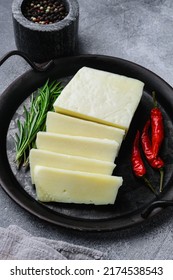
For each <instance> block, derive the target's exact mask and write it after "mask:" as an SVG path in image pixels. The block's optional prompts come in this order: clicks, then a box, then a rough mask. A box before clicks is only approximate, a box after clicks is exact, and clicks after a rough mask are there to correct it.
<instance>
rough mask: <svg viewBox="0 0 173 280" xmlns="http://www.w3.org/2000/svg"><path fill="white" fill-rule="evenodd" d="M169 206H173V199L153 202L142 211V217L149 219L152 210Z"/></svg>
mask: <svg viewBox="0 0 173 280" xmlns="http://www.w3.org/2000/svg"><path fill="white" fill-rule="evenodd" d="M168 206H173V201H171V200H158V201H154V202H153V203H151V204H150V205H149V206H148V207H147V208H146V209H145V210H144V211H143V212H142V213H141V217H142V218H144V219H147V218H148V216H149V215H150V214H151V212H152V211H153V210H154V209H156V208H166V207H168Z"/></svg>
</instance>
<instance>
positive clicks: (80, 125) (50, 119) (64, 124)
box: [46, 112, 125, 144]
mask: <svg viewBox="0 0 173 280" xmlns="http://www.w3.org/2000/svg"><path fill="white" fill-rule="evenodd" d="M46 131H48V132H53V133H61V134H69V135H76V136H85V137H94V138H103V139H104V138H105V139H111V140H115V141H117V142H118V143H119V144H121V143H122V140H123V137H124V135H125V130H123V129H119V128H116V127H110V126H107V125H103V124H98V123H95V122H91V121H87V120H82V119H78V118H73V117H70V116H66V115H63V114H58V113H55V112H48V114H47V118H46Z"/></svg>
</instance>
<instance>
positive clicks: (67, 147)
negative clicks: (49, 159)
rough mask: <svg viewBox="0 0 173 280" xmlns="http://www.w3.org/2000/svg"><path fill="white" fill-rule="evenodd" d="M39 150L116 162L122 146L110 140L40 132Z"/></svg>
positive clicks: (37, 144)
mask: <svg viewBox="0 0 173 280" xmlns="http://www.w3.org/2000/svg"><path fill="white" fill-rule="evenodd" d="M36 146H37V148H38V149H42V150H47V151H52V152H56V153H61V154H68V155H75V156H81V157H87V158H93V159H98V160H103V161H109V162H114V160H115V157H116V156H117V155H118V152H119V148H120V145H119V144H118V143H117V142H116V141H114V140H109V139H98V138H90V137H81V136H70V135H64V134H58V133H51V132H44V131H40V132H38V133H37V138H36Z"/></svg>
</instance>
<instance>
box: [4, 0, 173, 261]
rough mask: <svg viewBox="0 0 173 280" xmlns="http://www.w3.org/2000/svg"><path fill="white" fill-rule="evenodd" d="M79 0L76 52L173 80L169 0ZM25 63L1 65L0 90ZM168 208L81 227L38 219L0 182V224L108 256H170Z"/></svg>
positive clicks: (8, 38) (172, 235) (8, 35)
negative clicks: (96, 229)
mask: <svg viewBox="0 0 173 280" xmlns="http://www.w3.org/2000/svg"><path fill="white" fill-rule="evenodd" d="M11 3H12V0H8V1H6V0H0V26H1V28H0V56H2V55H4V54H5V53H6V52H8V51H10V50H12V49H15V43H14V37H13V27H12V18H11ZM79 5H80V21H79V52H80V53H91V54H94V53H97V54H105V55H111V56H118V57H121V58H124V59H128V60H131V61H134V62H136V63H139V64H141V65H142V66H145V67H147V68H148V69H150V70H152V71H154V72H155V73H156V74H158V75H159V76H161V77H162V78H163V79H165V80H166V81H167V82H168V83H169V84H171V85H173V28H172V27H173V13H172V11H173V1H172V0H153V1H151V0H141V1H138V0H129V1H128V0H121V1H120V0H107V1H105V0H98V1H94V0H88V1H85V0H79ZM27 69H29V66H28V65H27V64H26V63H25V61H24V60H23V59H22V58H19V57H14V58H10V59H9V60H8V61H7V62H6V63H5V64H4V65H3V66H1V67H0V92H1V93H2V92H3V90H4V89H5V88H6V87H7V86H8V85H9V84H10V83H11V82H12V81H13V80H14V79H15V78H17V77H18V76H19V75H20V74H22V73H24V72H25V71H26V70H27ZM1 125H2V123H1ZM0 164H1V163H0ZM172 214H173V209H171V208H169V209H167V210H165V211H163V212H162V214H161V215H159V217H158V216H157V217H156V218H153V219H152V220H151V221H149V222H146V223H144V224H142V225H139V226H136V227H134V228H131V229H127V230H121V231H118V232H109V233H99V234H98V233H81V232H77V231H71V230H67V229H64V228H60V227H56V226H52V225H51V224H48V223H46V222H43V221H40V220H39V219H37V218H35V217H34V216H32V215H31V214H29V213H27V212H26V211H25V210H23V209H21V208H20V207H19V206H18V205H16V204H15V203H14V202H13V201H12V200H11V199H10V198H9V197H8V196H7V195H6V193H5V192H4V191H3V190H2V189H1V188H0V226H2V227H7V226H8V225H9V224H17V225H18V226H21V227H22V228H24V229H25V230H28V231H29V232H31V233H32V234H34V235H37V236H42V237H47V238H52V239H60V240H64V241H68V242H73V243H75V244H79V245H85V246H88V247H91V248H95V249H98V250H101V251H104V252H107V253H108V258H109V259H172V257H173V253H172V252H173V250H172V248H173V245H172V244H173V215H172Z"/></svg>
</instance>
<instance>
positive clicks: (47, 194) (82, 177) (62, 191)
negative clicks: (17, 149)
mask: <svg viewBox="0 0 173 280" xmlns="http://www.w3.org/2000/svg"><path fill="white" fill-rule="evenodd" d="M34 178H35V186H36V192H37V198H38V200H40V201H42V202H65V203H85V204H96V205H104V204H113V203H114V202H115V199H116V196H117V193H118V189H119V187H120V186H121V185H122V182H123V180H122V177H115V176H108V175H100V174H91V173H87V172H79V171H69V170H63V169H57V168H50V167H44V166H39V165H37V166H36V167H35V169H34Z"/></svg>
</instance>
